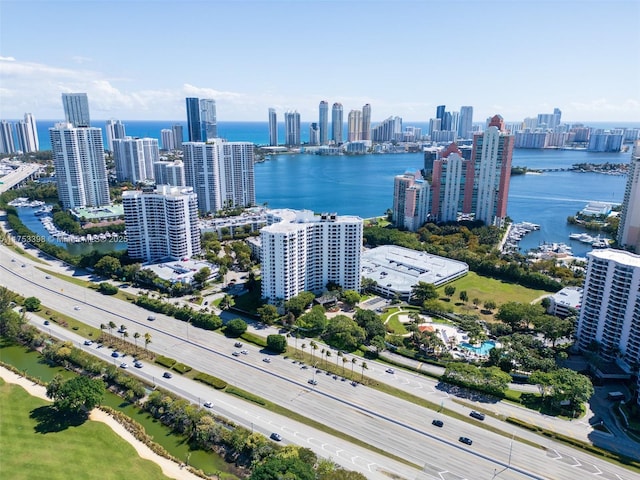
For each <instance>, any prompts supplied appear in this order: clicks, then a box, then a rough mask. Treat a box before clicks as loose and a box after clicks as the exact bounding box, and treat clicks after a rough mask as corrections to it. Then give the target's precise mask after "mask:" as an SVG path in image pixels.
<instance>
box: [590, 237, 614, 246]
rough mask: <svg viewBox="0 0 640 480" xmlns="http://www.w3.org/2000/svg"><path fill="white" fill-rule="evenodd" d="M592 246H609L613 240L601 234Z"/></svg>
mask: <svg viewBox="0 0 640 480" xmlns="http://www.w3.org/2000/svg"><path fill="white" fill-rule="evenodd" d="M591 246H592V247H593V248H609V247H610V246H611V241H610V240H609V239H608V238H600V235H598V236H597V237H596V238H595V239H594V241H593V243H592V244H591Z"/></svg>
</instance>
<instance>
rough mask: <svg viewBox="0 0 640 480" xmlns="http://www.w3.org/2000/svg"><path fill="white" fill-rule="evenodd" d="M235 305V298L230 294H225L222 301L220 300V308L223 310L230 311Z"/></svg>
mask: <svg viewBox="0 0 640 480" xmlns="http://www.w3.org/2000/svg"><path fill="white" fill-rule="evenodd" d="M234 304H235V301H234V300H233V297H232V296H231V295H229V294H225V296H224V297H222V300H220V308H221V309H222V310H229V309H230V308H231V307H233V305H234Z"/></svg>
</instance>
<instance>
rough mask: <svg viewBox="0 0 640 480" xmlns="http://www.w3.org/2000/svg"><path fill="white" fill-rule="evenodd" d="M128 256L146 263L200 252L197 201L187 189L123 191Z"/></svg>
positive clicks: (194, 195)
mask: <svg viewBox="0 0 640 480" xmlns="http://www.w3.org/2000/svg"><path fill="white" fill-rule="evenodd" d="M122 203H123V207H124V221H125V225H126V229H127V251H128V254H129V257H131V258H135V259H139V260H142V261H145V262H151V261H156V260H161V259H165V258H171V259H174V260H175V259H182V258H190V257H192V256H194V255H198V254H199V253H200V229H199V227H198V201H197V198H196V194H195V193H193V190H192V189H191V188H188V187H173V186H170V185H158V186H157V187H156V188H155V189H154V188H150V187H147V188H145V189H143V190H130V191H126V192H123V194H122Z"/></svg>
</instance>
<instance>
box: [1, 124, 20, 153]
mask: <svg viewBox="0 0 640 480" xmlns="http://www.w3.org/2000/svg"><path fill="white" fill-rule="evenodd" d="M15 151H16V146H15V143H14V142H13V125H12V124H11V123H10V122H7V121H6V120H2V121H0V153H15Z"/></svg>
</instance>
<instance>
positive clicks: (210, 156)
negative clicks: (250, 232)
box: [182, 139, 256, 213]
mask: <svg viewBox="0 0 640 480" xmlns="http://www.w3.org/2000/svg"><path fill="white" fill-rule="evenodd" d="M253 147H254V146H253V143H249V142H226V141H224V140H222V139H215V140H213V141H210V142H207V143H204V142H186V143H184V144H183V146H182V148H183V152H184V157H183V158H184V168H185V179H186V183H187V185H188V186H190V187H193V190H194V192H196V193H197V195H198V209H199V210H200V212H202V213H213V212H217V211H219V210H222V209H223V208H226V207H249V206H252V205H254V204H255V202H256V194H255V179H254V152H253Z"/></svg>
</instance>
